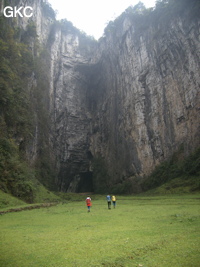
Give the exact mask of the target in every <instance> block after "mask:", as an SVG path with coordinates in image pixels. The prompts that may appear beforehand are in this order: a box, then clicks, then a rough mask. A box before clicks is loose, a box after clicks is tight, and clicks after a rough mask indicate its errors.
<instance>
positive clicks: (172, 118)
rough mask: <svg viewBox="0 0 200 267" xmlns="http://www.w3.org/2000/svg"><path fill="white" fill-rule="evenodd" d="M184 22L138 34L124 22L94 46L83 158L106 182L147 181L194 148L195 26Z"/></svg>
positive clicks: (198, 78)
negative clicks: (100, 161) (104, 173)
mask: <svg viewBox="0 0 200 267" xmlns="http://www.w3.org/2000/svg"><path fill="white" fill-rule="evenodd" d="M190 16H191V14H190V12H189V11H186V12H185V13H184V14H183V15H182V16H180V17H177V18H174V19H173V20H172V21H171V22H170V23H167V25H159V24H158V25H156V26H155V25H153V24H150V25H149V26H148V27H146V29H144V30H143V31H140V29H139V28H138V27H137V25H136V26H135V25H134V24H133V23H132V22H131V19H130V18H128V17H126V18H125V19H124V20H123V22H122V24H121V27H119V28H117V29H116V30H115V32H114V33H112V32H111V33H109V34H108V36H107V37H106V38H105V39H104V40H102V42H101V43H100V44H99V48H98V49H99V50H100V51H101V56H100V59H99V62H100V63H99V64H100V70H98V74H96V75H94V79H92V83H93V85H92V86H91V88H90V89H89V92H90V94H91V96H93V97H94V101H93V103H94V105H91V108H90V110H91V114H92V115H93V117H92V118H93V122H92V125H93V134H92V135H91V150H92V154H93V155H97V154H98V153H99V154H100V155H102V156H103V157H104V158H105V159H106V162H107V164H108V166H109V167H108V169H109V172H110V176H111V177H112V178H113V180H114V182H116V181H121V180H123V177H124V178H128V177H130V176H134V175H139V176H142V175H148V174H149V173H150V172H151V171H152V170H153V169H154V168H155V166H156V165H157V164H158V163H160V162H161V161H163V160H166V159H167V158H168V157H169V156H171V155H172V154H173V153H174V152H175V151H176V150H177V149H178V148H179V147H180V146H181V145H184V150H185V153H190V152H191V151H192V150H193V149H194V148H196V147H198V146H199V140H200V139H199V104H200V102H199V101H200V98H199V86H200V75H199V69H200V58H199V55H200V54H199V52H200V42H199V20H198V19H197V20H195V19H194V20H190V19H189V17H190ZM96 92H97V93H96Z"/></svg>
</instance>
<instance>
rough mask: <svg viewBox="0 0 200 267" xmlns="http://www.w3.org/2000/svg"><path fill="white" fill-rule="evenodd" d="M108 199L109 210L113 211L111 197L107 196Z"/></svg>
mask: <svg viewBox="0 0 200 267" xmlns="http://www.w3.org/2000/svg"><path fill="white" fill-rule="evenodd" d="M106 199H107V202H108V209H109V210H110V209H111V196H110V195H107V197H106Z"/></svg>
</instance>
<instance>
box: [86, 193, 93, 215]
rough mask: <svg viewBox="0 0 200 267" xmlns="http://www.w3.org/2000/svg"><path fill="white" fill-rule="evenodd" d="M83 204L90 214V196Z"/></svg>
mask: <svg viewBox="0 0 200 267" xmlns="http://www.w3.org/2000/svg"><path fill="white" fill-rule="evenodd" d="M85 202H86V205H87V208H88V212H90V207H91V206H92V201H91V198H90V196H88V197H87V198H86V200H85Z"/></svg>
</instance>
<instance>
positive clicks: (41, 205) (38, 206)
mask: <svg viewBox="0 0 200 267" xmlns="http://www.w3.org/2000/svg"><path fill="white" fill-rule="evenodd" d="M56 205H58V203H43V204H37V205H31V206H26V207H21V208H13V209H9V210H5V211H0V215H3V214H5V213H9V212H18V211H23V210H33V209H40V208H49V207H52V206H56Z"/></svg>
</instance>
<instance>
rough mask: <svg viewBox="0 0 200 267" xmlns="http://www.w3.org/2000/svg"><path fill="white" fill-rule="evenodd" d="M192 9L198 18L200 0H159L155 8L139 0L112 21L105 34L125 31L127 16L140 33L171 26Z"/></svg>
mask: <svg viewBox="0 0 200 267" xmlns="http://www.w3.org/2000/svg"><path fill="white" fill-rule="evenodd" d="M188 10H190V13H191V14H192V17H191V19H192V18H193V19H194V18H195V17H196V18H198V16H199V12H200V2H199V0H158V1H156V6H155V7H154V8H145V6H144V4H143V3H142V2H139V3H138V4H137V5H135V6H130V7H128V8H127V9H126V10H125V11H124V12H123V13H122V14H121V15H120V16H119V17H117V18H116V19H115V20H114V21H110V22H109V23H108V25H107V27H106V28H105V30H104V34H105V35H108V34H112V33H113V34H114V33H115V35H116V32H117V31H120V29H121V31H123V30H122V25H123V21H124V20H125V18H128V19H129V20H130V21H131V22H132V25H133V27H134V28H135V29H136V30H137V32H138V33H140V32H141V31H143V30H146V29H148V28H149V26H151V25H152V26H153V27H154V28H155V29H157V30H158V29H159V28H160V27H159V26H161V25H162V27H161V28H162V29H166V28H167V27H169V24H170V23H171V20H172V19H173V18H175V19H176V18H177V16H182V15H183V14H184V13H186V12H187V11H188Z"/></svg>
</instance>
